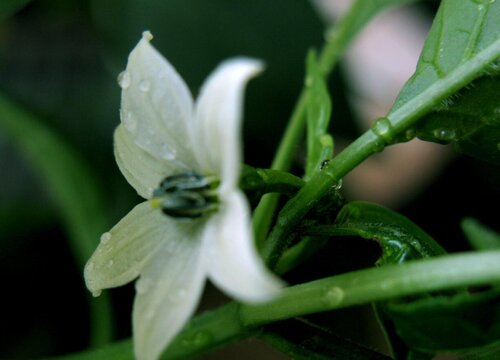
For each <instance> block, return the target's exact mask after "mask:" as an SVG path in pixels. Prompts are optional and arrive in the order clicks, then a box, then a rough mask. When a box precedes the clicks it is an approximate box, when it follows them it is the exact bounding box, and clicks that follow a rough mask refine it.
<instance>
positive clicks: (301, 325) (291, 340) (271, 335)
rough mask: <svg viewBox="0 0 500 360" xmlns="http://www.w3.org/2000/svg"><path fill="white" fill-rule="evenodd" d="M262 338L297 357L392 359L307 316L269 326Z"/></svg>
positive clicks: (351, 359)
mask: <svg viewBox="0 0 500 360" xmlns="http://www.w3.org/2000/svg"><path fill="white" fill-rule="evenodd" d="M259 338H261V339H262V340H264V341H266V342H267V343H269V344H270V345H272V346H273V347H275V348H276V349H277V350H280V351H281V352H283V353H284V354H286V355H287V356H289V357H291V358H292V359H297V360H309V359H311V360H327V359H337V360H344V359H345V360H389V359H390V357H388V356H386V355H383V354H380V353H378V352H376V351H374V350H371V349H368V348H366V347H364V346H362V345H359V344H356V343H353V342H351V341H349V340H347V339H344V338H341V337H339V336H337V335H335V334H333V333H332V332H331V331H329V330H328V329H325V328H322V327H319V326H317V325H315V324H313V323H311V322H308V321H306V320H303V319H291V320H286V321H281V322H277V323H275V324H271V325H268V326H266V327H265V328H264V332H263V333H262V334H260V335H259Z"/></svg>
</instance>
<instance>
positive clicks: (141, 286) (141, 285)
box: [135, 277, 153, 294]
mask: <svg viewBox="0 0 500 360" xmlns="http://www.w3.org/2000/svg"><path fill="white" fill-rule="evenodd" d="M152 285H153V281H152V280H151V279H148V278H142V277H141V278H140V279H139V280H137V281H136V282H135V291H137V293H138V294H145V293H146V292H147V291H148V290H149V289H150V288H151V286H152Z"/></svg>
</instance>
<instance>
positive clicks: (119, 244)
mask: <svg viewBox="0 0 500 360" xmlns="http://www.w3.org/2000/svg"><path fill="white" fill-rule="evenodd" d="M169 222H172V220H170V219H168V218H167V217H166V216H165V215H163V214H162V213H161V211H159V210H158V209H152V208H151V205H150V204H149V203H148V202H143V203H141V204H139V205H137V206H136V207H134V208H133V209H132V210H131V211H130V212H129V213H128V214H127V215H126V216H125V217H124V218H123V219H121V220H120V221H119V222H118V224H116V225H115V226H114V227H113V228H112V229H111V230H110V231H109V232H108V233H105V234H103V235H102V237H101V243H100V244H99V246H98V247H97V249H96V251H95V252H94V254H93V255H92V257H91V258H90V259H89V261H88V262H87V264H86V265H85V271H84V276H85V283H86V284H87V288H88V289H89V290H90V291H92V293H94V295H98V294H99V293H100V291H101V290H102V289H105V288H110V287H115V286H120V285H123V284H126V283H128V282H130V281H132V280H133V279H135V278H136V277H137V276H138V275H139V273H140V272H141V270H142V268H143V266H144V264H146V263H147V262H148V260H149V259H150V257H151V256H152V255H153V254H154V253H155V251H156V250H157V249H158V247H159V246H160V245H162V243H163V241H164V238H165V230H164V227H165V226H168V225H169Z"/></svg>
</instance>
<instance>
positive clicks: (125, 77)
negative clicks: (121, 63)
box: [117, 70, 132, 90]
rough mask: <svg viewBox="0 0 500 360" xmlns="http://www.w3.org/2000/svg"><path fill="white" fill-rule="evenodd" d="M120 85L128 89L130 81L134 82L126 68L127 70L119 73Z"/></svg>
mask: <svg viewBox="0 0 500 360" xmlns="http://www.w3.org/2000/svg"><path fill="white" fill-rule="evenodd" d="M117 80H118V85H120V87H121V88H122V89H123V90H125V89H128V87H129V86H130V83H131V82H132V79H131V78H130V73H129V72H128V71H127V70H125V71H122V72H121V73H120V74H119V75H118V79H117Z"/></svg>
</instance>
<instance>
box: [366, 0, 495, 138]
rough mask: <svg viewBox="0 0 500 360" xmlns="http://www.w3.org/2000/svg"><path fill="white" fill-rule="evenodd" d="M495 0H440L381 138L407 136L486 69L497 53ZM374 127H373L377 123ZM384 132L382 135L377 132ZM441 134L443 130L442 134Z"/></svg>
mask: <svg viewBox="0 0 500 360" xmlns="http://www.w3.org/2000/svg"><path fill="white" fill-rule="evenodd" d="M499 18H500V2H499V1H491V0H443V1H442V2H441V6H440V7H439V10H438V12H437V14H436V17H435V19H434V23H433V25H432V28H431V31H430V32H429V35H428V37H427V40H426V42H425V45H424V49H423V50H422V53H421V55H420V59H419V62H418V64H417V69H416V71H415V73H414V74H413V76H412V77H411V78H410V79H409V80H408V81H407V83H406V84H405V86H404V87H403V89H402V90H401V92H400V94H399V96H398V98H397V99H396V102H395V103H394V106H393V107H392V109H391V111H390V112H389V114H388V116H387V117H388V119H389V120H390V123H389V124H386V122H384V123H383V124H384V125H387V126H384V127H383V129H382V130H383V134H379V133H380V131H379V132H376V131H375V130H374V132H376V133H377V134H378V135H380V136H381V137H382V138H383V139H384V140H385V141H386V142H391V141H394V140H395V139H394V137H397V139H396V141H401V140H404V139H405V138H407V137H408V136H409V135H410V133H411V134H413V131H410V133H409V132H408V130H409V128H410V127H411V126H412V125H415V124H418V120H419V119H421V118H422V117H423V116H424V115H426V114H428V113H429V112H431V111H432V110H433V109H435V108H436V107H438V106H439V105H440V104H441V103H442V102H443V101H444V100H445V99H447V98H449V97H450V96H452V95H453V94H455V93H456V92H457V91H459V90H460V89H462V88H463V87H464V86H466V85H468V84H470V83H471V82H472V81H473V80H475V79H477V78H479V77H481V76H483V75H486V74H488V73H490V72H491V69H492V67H495V64H497V63H496V62H497V61H498V59H499V57H500V23H499V21H498V19H499ZM376 129H377V127H376ZM382 135H383V136H382ZM443 135H444V136H447V135H446V131H445V132H444V133H443Z"/></svg>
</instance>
